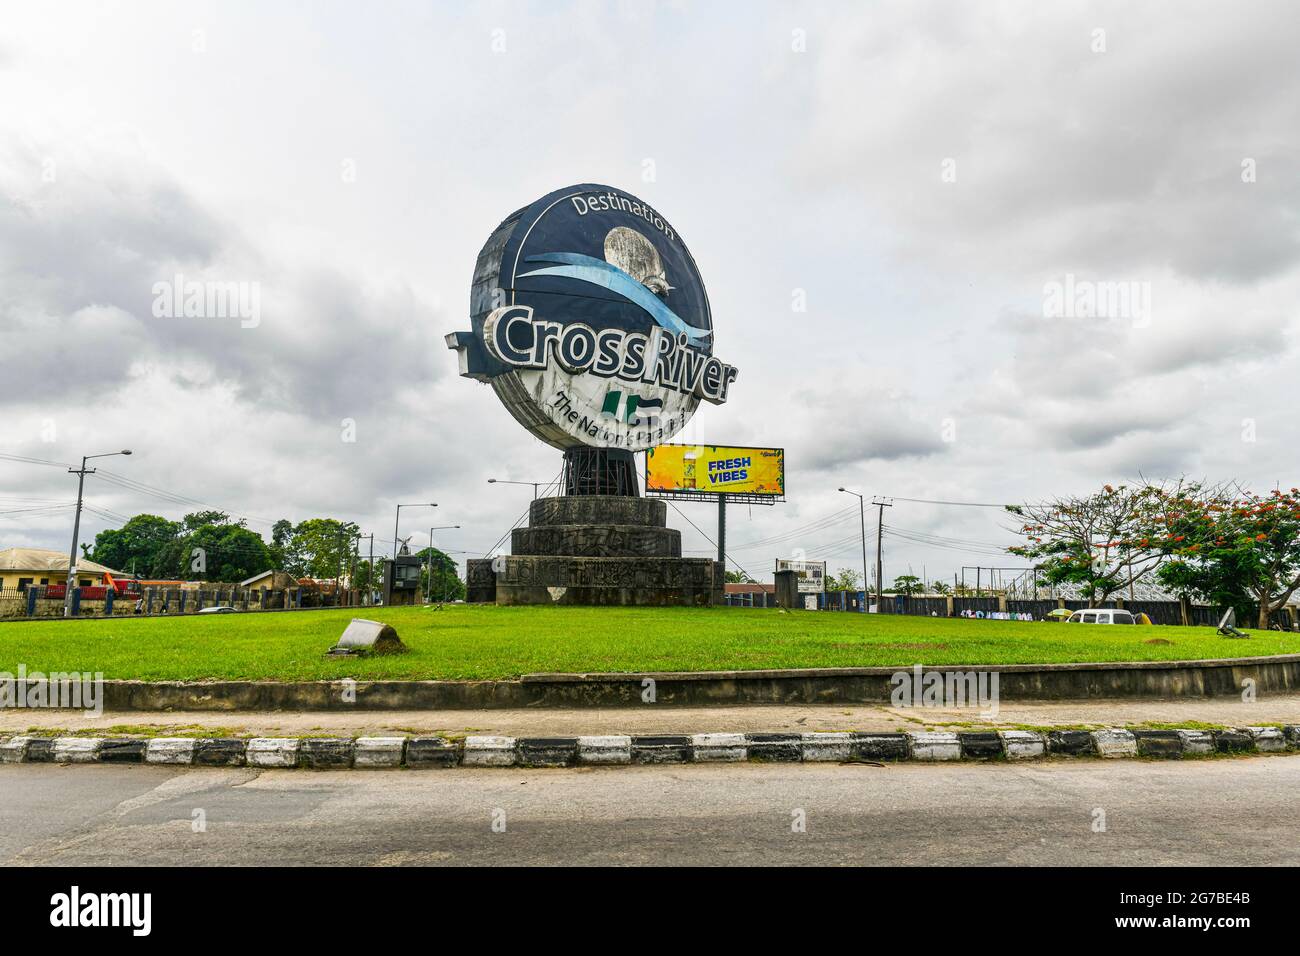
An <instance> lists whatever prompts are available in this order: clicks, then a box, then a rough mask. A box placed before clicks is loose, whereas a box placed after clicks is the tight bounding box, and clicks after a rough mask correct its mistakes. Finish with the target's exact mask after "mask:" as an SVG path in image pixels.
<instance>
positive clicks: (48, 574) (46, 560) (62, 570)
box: [0, 548, 125, 591]
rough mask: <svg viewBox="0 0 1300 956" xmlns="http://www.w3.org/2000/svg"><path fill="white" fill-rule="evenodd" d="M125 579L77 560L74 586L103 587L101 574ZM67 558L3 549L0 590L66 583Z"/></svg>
mask: <svg viewBox="0 0 1300 956" xmlns="http://www.w3.org/2000/svg"><path fill="white" fill-rule="evenodd" d="M105 574H113V575H117V576H119V577H124V576H125V575H122V574H121V573H120V572H118V571H114V570H113V569H112V568H106V567H104V566H103V565H102V564H97V563H96V562H94V561H91V560H89V559H88V558H78V559H77V586H78V587H83V588H87V587H98V586H101V585H103V584H104V583H105V582H104V575H105ZM67 580H68V556H67V555H66V554H60V553H59V552H58V551H50V550H48V549H46V548H6V549H5V550H3V551H0V590H5V591H26V590H27V586H28V585H29V584H65V583H66V582H67Z"/></svg>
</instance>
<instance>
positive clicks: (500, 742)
mask: <svg viewBox="0 0 1300 956" xmlns="http://www.w3.org/2000/svg"><path fill="white" fill-rule="evenodd" d="M460 762H461V766H463V767H513V766H514V765H515V738H514V737H466V738H465V753H464V755H463V756H462V757H461V761H460Z"/></svg>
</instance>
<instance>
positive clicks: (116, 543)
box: [86, 514, 180, 577]
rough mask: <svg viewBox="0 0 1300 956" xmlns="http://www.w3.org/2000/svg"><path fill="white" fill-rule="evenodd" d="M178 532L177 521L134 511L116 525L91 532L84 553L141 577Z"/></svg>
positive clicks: (149, 569) (152, 568)
mask: <svg viewBox="0 0 1300 956" xmlns="http://www.w3.org/2000/svg"><path fill="white" fill-rule="evenodd" d="M179 533H180V524H179V523H177V522H175V521H168V520H167V519H166V518H161V517H159V516H158V515H149V514H143V515H136V516H135V517H134V518H131V519H130V520H129V521H127V523H126V524H124V525H122V527H120V528H113V529H107V530H104V531H101V532H99V533H98V534H97V535H95V544H94V547H93V548H91V549H89V550H87V551H86V555H87V557H89V558H90V560H92V561H98V562H99V563H100V564H103V565H105V566H107V567H110V568H114V569H116V570H118V571H123V572H125V573H127V574H132V573H135V574H139V575H140V576H142V577H144V576H147V575H152V574H153V573H154V567H155V565H156V564H157V562H158V556H159V554H160V553H161V552H162V551H163V549H164V548H166V547H167V546H168V545H169V544H170V543H171V542H172V541H174V540H175V539H176V536H177V534H179Z"/></svg>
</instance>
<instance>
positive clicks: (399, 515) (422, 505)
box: [393, 501, 438, 567]
mask: <svg viewBox="0 0 1300 956" xmlns="http://www.w3.org/2000/svg"><path fill="white" fill-rule="evenodd" d="M436 507H438V506H437V505H436V504H434V503H433V502H432V501H427V502H426V501H416V502H410V503H406V504H400V505H398V506H397V516H396V517H395V518H393V561H394V562H396V561H397V528H398V525H399V524H400V523H401V520H402V509H403V508H436ZM394 567H396V564H394Z"/></svg>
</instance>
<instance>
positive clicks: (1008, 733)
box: [999, 730, 1047, 760]
mask: <svg viewBox="0 0 1300 956" xmlns="http://www.w3.org/2000/svg"><path fill="white" fill-rule="evenodd" d="M999 733H1000V736H1001V737H1002V746H1003V747H1004V748H1005V749H1006V752H1007V759H1008V760H1031V759H1033V758H1034V757H1042V756H1043V755H1045V754H1046V753H1047V738H1046V737H1044V736H1043V735H1042V734H1036V733H1034V732H1033V731H1030V730H1003V731H1000V732H999Z"/></svg>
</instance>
